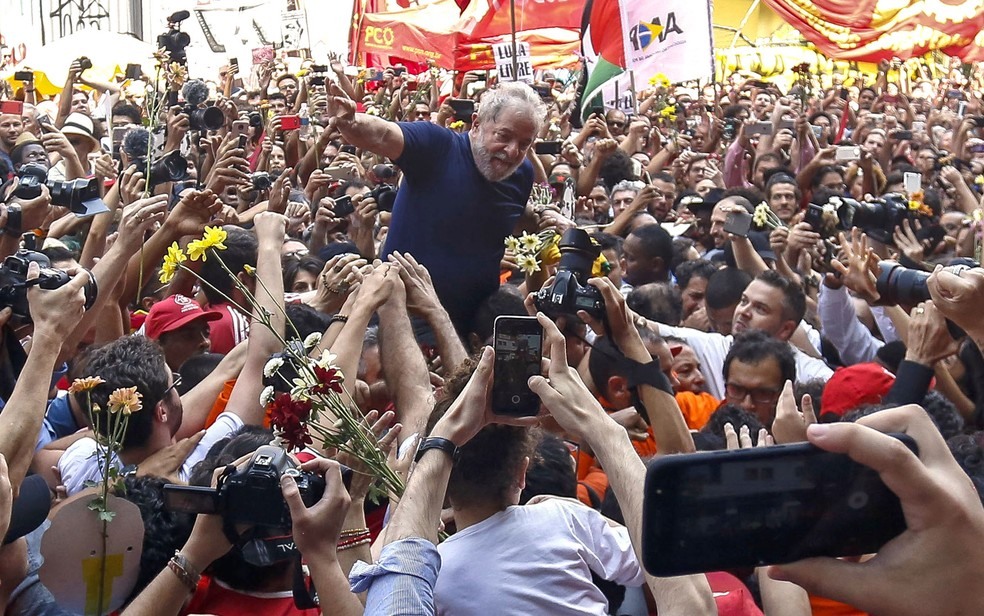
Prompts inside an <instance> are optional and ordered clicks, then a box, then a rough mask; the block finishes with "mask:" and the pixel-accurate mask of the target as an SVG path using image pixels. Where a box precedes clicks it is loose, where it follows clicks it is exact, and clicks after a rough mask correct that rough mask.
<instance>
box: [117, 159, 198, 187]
mask: <svg viewBox="0 0 984 616" xmlns="http://www.w3.org/2000/svg"><path fill="white" fill-rule="evenodd" d="M131 162H132V163H133V164H134V165H136V166H137V171H139V172H140V173H143V174H145V175H146V174H147V159H146V157H140V158H134V159H133V160H132V161H131ZM186 179H188V160H187V159H186V158H185V157H184V156H182V155H181V151H180V150H174V151H172V152H168V153H167V154H165V155H163V156H161V157H159V158H156V159H154V160H153V162H152V163H151V164H150V185H151V186H157V185H158V184H164V183H165V182H180V181H182V180H186Z"/></svg>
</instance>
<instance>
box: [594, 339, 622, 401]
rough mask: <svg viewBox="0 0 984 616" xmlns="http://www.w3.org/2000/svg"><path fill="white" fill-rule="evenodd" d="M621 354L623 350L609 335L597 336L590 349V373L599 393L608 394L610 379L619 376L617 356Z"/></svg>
mask: <svg viewBox="0 0 984 616" xmlns="http://www.w3.org/2000/svg"><path fill="white" fill-rule="evenodd" d="M620 356H621V352H620V351H619V350H618V349H617V348H616V347H615V345H614V344H613V343H612V341H611V340H610V339H609V338H608V336H602V337H600V338H595V341H594V344H592V345H591V350H590V351H588V374H589V375H591V382H592V383H594V386H595V389H596V390H597V393H598V394H599V395H601V396H606V394H607V393H608V380H609V379H611V378H612V377H613V376H619V374H620V373H619V367H618V362H617V361H616V360H615V358H616V357H620Z"/></svg>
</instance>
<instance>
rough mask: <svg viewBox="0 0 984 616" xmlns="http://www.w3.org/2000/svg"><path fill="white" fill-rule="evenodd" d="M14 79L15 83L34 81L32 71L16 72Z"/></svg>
mask: <svg viewBox="0 0 984 616" xmlns="http://www.w3.org/2000/svg"><path fill="white" fill-rule="evenodd" d="M14 79H16V80H17V81H34V72H33V71H17V72H15V73H14Z"/></svg>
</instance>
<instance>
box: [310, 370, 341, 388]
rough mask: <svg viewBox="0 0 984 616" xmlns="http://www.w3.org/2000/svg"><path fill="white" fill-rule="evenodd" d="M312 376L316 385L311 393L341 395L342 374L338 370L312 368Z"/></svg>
mask: <svg viewBox="0 0 984 616" xmlns="http://www.w3.org/2000/svg"><path fill="white" fill-rule="evenodd" d="M314 376H315V377H316V378H317V379H318V384H317V385H315V386H314V387H312V388H311V392H312V393H315V394H327V393H328V392H330V391H333V392H335V393H336V394H341V393H342V392H343V391H344V390H343V389H342V373H341V372H339V371H338V368H322V367H321V366H314Z"/></svg>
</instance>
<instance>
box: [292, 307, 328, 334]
mask: <svg viewBox="0 0 984 616" xmlns="http://www.w3.org/2000/svg"><path fill="white" fill-rule="evenodd" d="M286 312H287V320H288V321H289V322H290V323H293V325H294V326H293V327H290V326H288V327H287V331H286V334H287V339H288V340H290V339H291V338H294V330H295V329H296V330H297V334H299V335H300V336H301V338H300V339H301V340H304V339H305V338H307V337H308V336H310V335H311V334H313V333H315V332H317V333H319V334H320V333H322V332H324V331H325V330H326V329H328V325H329V323H331V318H330V317H329V316H328V315H327V314H325V313H323V312H321V311H320V310H318V309H316V308H314V307H312V306H308V305H307V304H299V303H290V304H287V306H286Z"/></svg>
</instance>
